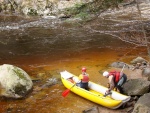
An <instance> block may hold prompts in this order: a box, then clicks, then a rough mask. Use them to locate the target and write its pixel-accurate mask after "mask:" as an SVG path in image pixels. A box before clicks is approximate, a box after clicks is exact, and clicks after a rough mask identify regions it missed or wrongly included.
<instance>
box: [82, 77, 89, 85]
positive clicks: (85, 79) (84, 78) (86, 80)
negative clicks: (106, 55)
mask: <svg viewBox="0 0 150 113" xmlns="http://www.w3.org/2000/svg"><path fill="white" fill-rule="evenodd" d="M82 76H83V79H82V83H86V82H89V76H88V75H82Z"/></svg>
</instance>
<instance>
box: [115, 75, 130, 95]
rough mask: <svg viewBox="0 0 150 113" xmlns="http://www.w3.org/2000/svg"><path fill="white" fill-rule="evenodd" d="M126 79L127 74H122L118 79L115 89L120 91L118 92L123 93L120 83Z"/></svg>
mask: <svg viewBox="0 0 150 113" xmlns="http://www.w3.org/2000/svg"><path fill="white" fill-rule="evenodd" d="M126 80H127V76H126V75H125V74H124V75H123V76H122V77H121V79H120V80H119V82H118V83H117V86H116V87H117V89H118V90H119V91H120V93H123V90H122V85H123V84H124V83H125V82H126Z"/></svg>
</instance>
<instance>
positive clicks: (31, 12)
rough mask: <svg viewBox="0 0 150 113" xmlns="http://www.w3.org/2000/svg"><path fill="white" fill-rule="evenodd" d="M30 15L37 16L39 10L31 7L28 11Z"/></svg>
mask: <svg viewBox="0 0 150 113" xmlns="http://www.w3.org/2000/svg"><path fill="white" fill-rule="evenodd" d="M27 14H28V15H32V16H36V15H38V13H37V10H35V9H32V8H29V11H28V13H27Z"/></svg>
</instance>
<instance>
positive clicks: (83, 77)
mask: <svg viewBox="0 0 150 113" xmlns="http://www.w3.org/2000/svg"><path fill="white" fill-rule="evenodd" d="M79 79H80V82H79V83H77V86H79V87H81V88H84V89H86V90H89V87H88V82H89V75H88V74H87V73H86V68H85V67H83V68H82V74H80V75H79Z"/></svg>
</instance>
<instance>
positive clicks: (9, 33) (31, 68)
mask: <svg viewBox="0 0 150 113" xmlns="http://www.w3.org/2000/svg"><path fill="white" fill-rule="evenodd" d="M103 21H104V20H103ZM97 22H98V21H97ZM106 23H108V22H106ZM106 23H103V24H101V27H99V26H96V25H99V23H95V26H94V27H95V28H96V29H99V30H103V31H104V30H105V31H106V30H110V29H112V27H110V26H108V24H106ZM111 24H112V23H111ZM111 26H112V25H111ZM132 46H133V45H129V44H127V43H125V42H122V41H120V40H118V39H116V38H112V36H111V35H107V34H104V33H100V32H90V30H89V29H86V28H85V27H83V26H80V25H78V24H69V23H60V21H59V20H47V19H35V18H33V19H30V20H29V19H24V18H22V17H21V18H20V17H16V16H15V17H6V16H0V48H1V51H0V63H1V64H4V63H5V64H13V65H16V66H19V67H21V68H22V69H24V70H25V71H26V72H27V73H29V74H30V76H31V77H34V78H40V79H41V81H40V82H37V83H34V89H37V88H39V87H41V86H42V85H43V84H44V83H45V82H46V80H47V79H48V78H51V77H54V78H60V74H59V72H60V71H63V70H68V71H70V72H72V73H73V74H76V75H78V74H80V71H81V70H80V69H81V67H82V66H86V67H87V70H88V73H89V75H90V80H91V81H94V82H96V83H98V84H103V85H106V82H105V81H104V79H105V78H103V77H102V76H101V74H100V73H99V72H98V71H99V70H104V69H105V67H106V66H107V65H108V64H109V63H110V62H114V61H118V60H120V61H123V60H124V58H125V57H126V56H124V54H125V53H127V52H128V51H129V50H131V49H132ZM137 54H139V52H138V51H136V50H133V51H132V53H130V55H129V56H132V55H137ZM142 55H145V52H144V51H143V53H142ZM133 57H134V56H133ZM125 61H127V59H126V60H125ZM41 73H44V74H45V75H44V76H41ZM48 73H50V74H51V75H50V74H48ZM65 89H66V88H65V87H64V86H63V85H62V84H61V82H59V84H56V85H54V86H51V87H46V88H44V89H43V90H38V91H36V90H35V91H34V90H33V92H32V93H31V94H29V95H28V97H27V98H26V99H23V100H7V101H6V100H3V99H2V100H1V102H0V104H1V110H0V112H1V113H6V112H10V113H25V112H27V113H34V112H37V113H81V112H82V110H84V109H88V108H89V107H92V106H94V105H96V104H94V103H92V102H89V101H88V100H86V99H83V98H81V97H79V96H77V95H75V94H73V93H70V94H69V95H68V96H67V97H65V98H64V97H62V96H61V93H62V92H63V91H64V90H65ZM101 108H102V109H104V110H107V108H103V107H101Z"/></svg>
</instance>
